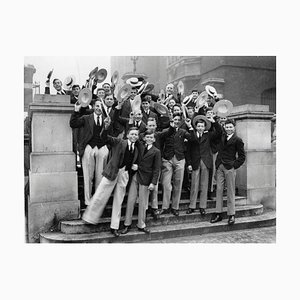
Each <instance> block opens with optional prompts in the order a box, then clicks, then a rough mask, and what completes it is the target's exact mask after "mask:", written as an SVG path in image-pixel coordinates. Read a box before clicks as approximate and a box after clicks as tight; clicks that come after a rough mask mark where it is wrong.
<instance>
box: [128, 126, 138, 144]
mask: <svg viewBox="0 0 300 300" xmlns="http://www.w3.org/2000/svg"><path fill="white" fill-rule="evenodd" d="M127 138H128V140H129V141H130V142H131V143H135V142H136V141H137V140H138V138H139V131H138V130H137V129H129V132H128V133H127Z"/></svg>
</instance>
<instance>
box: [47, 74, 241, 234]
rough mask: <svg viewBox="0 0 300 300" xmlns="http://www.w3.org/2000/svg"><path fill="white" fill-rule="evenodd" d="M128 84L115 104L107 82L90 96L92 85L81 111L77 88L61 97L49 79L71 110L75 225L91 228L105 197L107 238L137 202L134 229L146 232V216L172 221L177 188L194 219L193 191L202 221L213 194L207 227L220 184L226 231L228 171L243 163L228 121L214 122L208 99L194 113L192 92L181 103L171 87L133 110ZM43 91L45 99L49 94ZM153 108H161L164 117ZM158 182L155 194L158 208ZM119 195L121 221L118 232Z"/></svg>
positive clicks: (230, 194) (231, 180) (231, 181)
mask: <svg viewBox="0 0 300 300" xmlns="http://www.w3.org/2000/svg"><path fill="white" fill-rule="evenodd" d="M132 82H134V83H133V84H131V94H130V95H128V97H126V98H125V99H120V98H117V97H116V95H115V94H114V86H110V84H108V83H105V84H103V85H102V87H101V88H98V89H96V86H94V87H93V89H92V90H93V99H92V101H91V103H90V105H89V106H85V107H84V105H82V103H80V101H78V95H79V92H80V90H81V88H80V86H78V85H73V86H72V88H71V89H70V91H64V90H63V89H62V83H61V81H60V80H59V79H54V80H53V86H54V88H55V89H56V91H57V93H58V94H69V95H70V96H71V103H73V104H74V107H75V110H74V112H73V113H72V115H71V119H70V126H71V127H72V129H73V150H74V152H75V153H76V154H78V155H79V157H80V162H81V165H82V170H83V177H84V198H85V205H86V209H85V212H84V214H83V215H82V219H83V220H84V221H85V222H87V223H90V224H98V223H99V221H100V218H101V216H102V214H103V212H104V210H105V207H106V204H107V202H108V200H109V198H110V196H111V195H112V193H113V206H112V215H111V224H110V228H111V232H112V234H113V235H114V236H116V237H118V236H119V235H120V234H126V233H127V232H128V231H129V230H130V229H131V224H132V215H133V210H134V206H135V204H136V203H137V202H138V206H139V208H138V223H137V228H138V230H140V231H143V232H145V233H150V230H149V228H148V227H147V226H146V211H147V209H149V210H150V213H151V216H152V217H153V218H154V219H157V218H159V215H161V214H169V213H172V214H173V215H175V216H178V215H179V204H180V199H181V192H182V188H185V189H187V190H188V192H189V195H190V205H189V208H188V210H187V211H186V212H185V213H186V214H191V213H196V203H197V200H198V194H199V191H200V197H199V201H200V204H199V208H200V214H201V215H202V216H203V215H205V214H206V208H207V200H208V198H210V197H211V195H212V193H213V192H215V191H216V203H217V204H216V213H215V214H213V216H212V218H211V222H212V223H214V222H219V221H221V220H222V211H223V191H224V185H225V184H226V189H227V206H228V209H227V214H228V216H229V217H228V224H230V225H231V224H234V222H235V176H236V172H235V170H236V169H237V168H239V167H240V166H241V165H242V164H243V162H244V161H245V151H244V144H243V141H242V140H241V139H240V138H239V137H237V136H236V134H235V122H234V120H232V119H230V118H228V119H227V118H226V117H222V118H221V117H218V116H216V115H215V113H214V111H213V106H214V104H215V102H216V101H217V99H215V98H214V97H212V96H211V95H208V97H207V99H206V101H205V102H204V103H202V104H201V106H199V105H198V104H199V102H198V101H197V99H199V98H198V97H199V94H200V92H199V91H197V90H193V91H192V92H191V95H190V96H189V97H187V98H185V99H181V97H180V94H177V93H175V87H174V85H173V84H168V85H167V86H166V89H165V95H164V98H163V99H162V97H161V96H160V95H159V96H158V95H154V94H152V93H151V92H146V93H142V94H141V95H140V96H141V106H140V107H138V108H136V107H135V108H134V109H133V103H134V99H135V97H136V95H137V93H138V90H139V87H140V85H139V83H138V81H136V80H132ZM45 92H46V93H49V88H48V90H47V91H45ZM94 92H95V93H94ZM155 103H163V104H164V105H163V107H166V111H164V110H163V109H161V107H158V106H156V105H154V104H155ZM94 177H95V180H94ZM159 183H161V186H162V192H163V198H162V206H161V207H159V206H158V185H159ZM93 184H95V186H94V190H95V192H94V194H93V195H92V190H93V189H92V188H93ZM126 190H127V191H128V200H127V206H126V215H125V221H124V225H123V226H122V228H121V230H119V229H120V218H121V207H122V203H123V200H124V196H125V193H126ZM148 207H149V208H148Z"/></svg>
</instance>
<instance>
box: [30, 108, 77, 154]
mask: <svg viewBox="0 0 300 300" xmlns="http://www.w3.org/2000/svg"><path fill="white" fill-rule="evenodd" d="M69 121H70V114H56V113H40V112H36V113H34V114H33V118H32V123H31V131H32V151H33V152H58V151H63V152H65V151H71V150H72V129H71V128H70V126H69Z"/></svg>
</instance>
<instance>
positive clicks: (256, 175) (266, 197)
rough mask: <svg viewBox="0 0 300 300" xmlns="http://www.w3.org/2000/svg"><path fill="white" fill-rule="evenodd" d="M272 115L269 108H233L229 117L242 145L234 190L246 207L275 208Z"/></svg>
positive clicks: (252, 106) (247, 105)
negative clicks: (244, 198)
mask: <svg viewBox="0 0 300 300" xmlns="http://www.w3.org/2000/svg"><path fill="white" fill-rule="evenodd" d="M273 115H274V114H273V113H271V112H269V106H268V105H255V104H246V105H240V106H236V107H234V109H233V112H232V114H231V115H230V117H232V118H234V119H235V121H236V133H237V135H238V136H239V137H241V138H242V139H243V141H244V144H245V151H246V161H245V163H244V164H243V165H242V166H241V167H240V168H239V169H238V170H237V177H236V186H237V188H238V192H239V194H241V195H245V196H247V204H257V203H261V204H263V205H264V206H265V207H271V208H275V200H276V199H275V197H276V192H275V155H274V151H273V149H272V144H271V120H272V118H273Z"/></svg>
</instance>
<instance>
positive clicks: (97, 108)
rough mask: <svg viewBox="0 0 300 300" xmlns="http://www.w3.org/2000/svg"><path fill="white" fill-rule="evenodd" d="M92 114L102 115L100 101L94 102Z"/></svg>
mask: <svg viewBox="0 0 300 300" xmlns="http://www.w3.org/2000/svg"><path fill="white" fill-rule="evenodd" d="M94 113H95V114H96V115H98V116H99V115H101V114H102V110H101V102H100V101H96V102H95V104H94Z"/></svg>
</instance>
